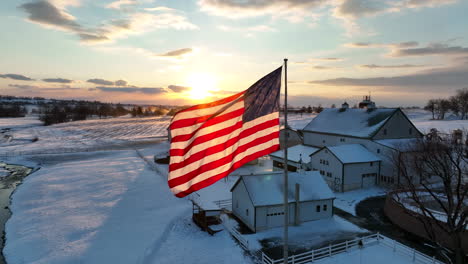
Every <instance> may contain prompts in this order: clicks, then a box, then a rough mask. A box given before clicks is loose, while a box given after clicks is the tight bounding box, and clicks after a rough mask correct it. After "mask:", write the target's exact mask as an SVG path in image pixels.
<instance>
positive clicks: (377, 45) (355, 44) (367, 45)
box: [344, 41, 419, 48]
mask: <svg viewBox="0 0 468 264" xmlns="http://www.w3.org/2000/svg"><path fill="white" fill-rule="evenodd" d="M418 45H419V43H418V42H416V41H406V42H399V43H372V42H353V43H346V44H344V46H345V47H348V48H382V47H384V48H409V47H415V46H418Z"/></svg>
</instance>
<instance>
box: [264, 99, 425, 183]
mask: <svg viewBox="0 0 468 264" xmlns="http://www.w3.org/2000/svg"><path fill="white" fill-rule="evenodd" d="M359 106H360V107H361V108H357V109H350V108H349V105H348V104H347V103H344V104H343V105H342V107H341V108H331V109H325V110H323V111H322V112H321V113H320V114H319V115H317V117H315V118H314V119H313V120H312V121H311V122H310V123H309V124H307V125H306V126H305V127H304V129H303V130H301V132H302V135H303V144H302V145H297V146H294V147H292V148H289V149H288V150H291V151H290V152H291V153H295V154H293V155H292V156H291V157H289V154H288V169H289V170H292V171H295V170H296V169H297V168H299V163H298V158H297V156H299V154H297V153H296V152H297V151H299V149H300V148H303V149H304V151H303V152H301V153H300V154H302V155H300V158H301V161H302V163H303V164H305V165H301V166H302V167H303V168H305V169H316V170H317V171H320V172H321V174H322V176H323V177H324V178H325V180H326V182H327V183H328V184H329V186H330V187H331V188H332V189H333V190H335V191H348V190H353V189H356V188H366V187H368V186H372V185H374V184H379V185H393V184H399V183H402V179H401V178H400V175H399V174H398V170H396V169H395V165H394V163H393V157H397V156H398V155H402V154H405V153H410V152H411V151H412V149H411V145H412V144H413V143H415V142H416V141H417V140H419V139H421V138H422V137H423V134H422V133H421V132H419V131H418V129H417V128H416V127H415V126H414V124H413V123H412V122H411V121H410V120H409V119H408V117H407V116H406V114H405V113H404V112H403V111H402V110H401V109H400V108H376V107H375V103H374V102H372V101H371V100H370V97H368V96H366V97H365V98H364V100H363V102H361V103H360V104H359ZM344 145H352V146H350V147H341V148H332V149H330V147H335V146H344ZM325 147H326V148H325ZM311 148H312V149H316V150H319V149H320V151H310V150H309V151H306V149H311ZM332 150H333V151H332ZM349 150H353V153H354V154H353V155H351V156H362V157H354V158H355V160H353V162H343V160H340V159H339V158H337V157H343V156H346V155H347V154H346V153H347V152H348V151H349ZM327 151H328V153H327ZM311 154H312V155H311ZM307 155H311V156H310V159H307ZM270 156H271V158H272V159H273V162H274V168H276V169H279V168H283V161H282V159H281V158H282V154H280V153H278V152H275V153H273V154H271V155H270ZM321 162H322V163H321ZM332 163H333V164H332ZM371 164H372V166H371ZM351 167H352V168H353V169H351Z"/></svg>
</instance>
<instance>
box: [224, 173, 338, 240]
mask: <svg viewBox="0 0 468 264" xmlns="http://www.w3.org/2000/svg"><path fill="white" fill-rule="evenodd" d="M231 192H232V212H233V214H234V215H235V216H236V217H237V218H239V219H240V220H241V221H242V222H243V223H244V224H245V225H246V226H247V227H249V228H250V229H251V230H252V231H254V232H257V231H262V230H266V229H269V228H274V227H281V226H283V223H284V207H283V194H284V192H283V174H282V173H275V172H271V173H268V174H262V175H249V176H241V177H240V178H239V180H237V182H236V183H235V184H234V186H233V187H232V188H231ZM288 197H289V223H288V224H289V225H299V224H301V223H302V222H307V221H313V220H319V219H324V218H329V217H332V215H333V200H334V199H335V195H334V194H333V192H332V191H331V190H330V188H329V187H328V185H327V184H326V183H325V181H324V180H323V178H322V176H321V175H320V174H319V173H318V172H317V171H301V172H293V173H289V180H288Z"/></svg>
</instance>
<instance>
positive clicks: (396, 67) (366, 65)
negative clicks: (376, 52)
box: [359, 64, 426, 69]
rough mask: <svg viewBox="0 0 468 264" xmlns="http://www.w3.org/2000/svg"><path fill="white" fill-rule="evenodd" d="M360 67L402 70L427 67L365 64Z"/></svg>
mask: <svg viewBox="0 0 468 264" xmlns="http://www.w3.org/2000/svg"><path fill="white" fill-rule="evenodd" d="M359 67H361V68H366V69H401V68H419V67H426V65H416V64H399V65H376V64H365V65H359Z"/></svg>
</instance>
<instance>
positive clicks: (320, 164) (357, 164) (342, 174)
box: [311, 144, 382, 192]
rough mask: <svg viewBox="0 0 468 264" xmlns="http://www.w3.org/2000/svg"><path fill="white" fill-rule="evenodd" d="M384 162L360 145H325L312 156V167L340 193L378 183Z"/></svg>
mask: <svg viewBox="0 0 468 264" xmlns="http://www.w3.org/2000/svg"><path fill="white" fill-rule="evenodd" d="M381 161H382V160H381V159H380V158H379V157H377V156H376V155H375V154H373V153H372V152H370V151H369V150H367V149H366V148H365V147H364V146H362V145H359V144H347V145H339V146H333V147H323V148H322V149H320V150H319V151H317V152H315V153H313V154H312V155H311V165H312V169H313V170H314V171H319V173H320V174H321V175H322V177H323V178H324V179H325V181H326V182H327V183H328V186H330V188H332V189H333V190H334V191H338V192H344V191H350V190H355V189H360V188H366V187H370V186H374V185H376V183H377V179H378V176H379V174H380V163H381Z"/></svg>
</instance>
